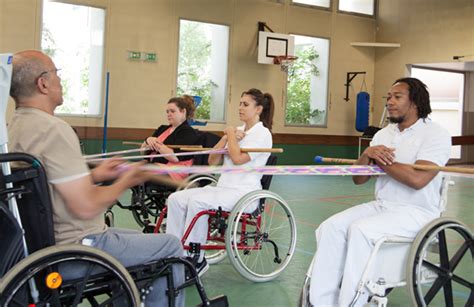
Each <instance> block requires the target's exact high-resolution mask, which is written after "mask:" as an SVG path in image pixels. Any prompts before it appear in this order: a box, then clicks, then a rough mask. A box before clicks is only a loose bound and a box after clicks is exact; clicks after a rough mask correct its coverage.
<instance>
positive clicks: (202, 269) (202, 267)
mask: <svg viewBox="0 0 474 307" xmlns="http://www.w3.org/2000/svg"><path fill="white" fill-rule="evenodd" d="M207 270H209V264H208V263H207V261H206V258H203V259H202V261H201V262H198V263H197V264H196V271H197V273H198V276H199V277H202V275H204V273H206V272H207Z"/></svg>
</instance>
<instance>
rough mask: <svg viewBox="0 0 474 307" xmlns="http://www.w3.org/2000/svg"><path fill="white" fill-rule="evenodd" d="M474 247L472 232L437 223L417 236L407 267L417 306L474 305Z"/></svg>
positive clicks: (444, 221) (442, 221) (456, 223)
mask: <svg viewBox="0 0 474 307" xmlns="http://www.w3.org/2000/svg"><path fill="white" fill-rule="evenodd" d="M473 257H474V243H473V235H472V233H471V232H470V231H469V228H468V227H467V226H466V225H464V224H463V223H462V222H460V221H458V220H455V219H451V218H440V219H436V220H434V221H433V222H431V223H430V224H428V225H427V226H425V227H424V228H423V229H422V231H421V232H420V233H419V234H418V235H417V236H416V238H415V241H414V242H413V245H412V247H411V251H410V256H409V257H408V264H407V287H408V291H409V293H410V296H411V298H412V300H413V304H414V305H415V306H428V305H431V306H438V305H440V306H473V305H474V271H473Z"/></svg>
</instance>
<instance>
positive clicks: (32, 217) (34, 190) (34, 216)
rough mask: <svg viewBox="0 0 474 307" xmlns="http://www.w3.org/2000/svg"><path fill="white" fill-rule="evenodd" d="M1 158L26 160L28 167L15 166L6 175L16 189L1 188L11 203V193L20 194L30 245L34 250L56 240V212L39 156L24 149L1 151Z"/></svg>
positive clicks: (19, 198)
mask: <svg viewBox="0 0 474 307" xmlns="http://www.w3.org/2000/svg"><path fill="white" fill-rule="evenodd" d="M0 162H2V163H3V162H22V165H24V164H26V166H25V167H18V168H13V170H12V174H11V175H9V176H3V174H2V177H3V178H2V181H3V182H4V183H12V184H13V189H12V190H9V189H5V186H2V187H1V188H0V196H1V198H2V200H3V202H4V203H7V200H6V197H7V194H8V193H10V194H11V193H13V194H14V195H16V196H17V197H16V201H17V204H18V211H19V213H20V217H21V223H22V226H23V230H24V232H25V239H26V245H27V247H28V252H29V253H30V254H31V253H33V252H35V251H37V250H40V249H42V248H45V247H48V246H51V245H54V244H55V240H54V228H53V213H52V206H51V198H50V194H49V185H48V181H47V179H46V173H45V171H44V168H43V166H42V164H41V163H40V161H39V160H37V159H36V158H34V157H33V156H31V155H28V154H24V153H7V154H1V155H0Z"/></svg>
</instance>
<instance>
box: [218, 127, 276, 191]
mask: <svg viewBox="0 0 474 307" xmlns="http://www.w3.org/2000/svg"><path fill="white" fill-rule="evenodd" d="M244 128H245V126H241V127H238V128H237V129H240V130H242V131H243V130H244ZM239 146H240V148H272V146H273V141H272V134H271V132H270V130H268V129H267V128H265V127H264V126H263V124H262V122H258V123H256V124H255V125H254V126H253V127H252V128H250V129H249V130H248V131H247V132H246V133H245V137H244V138H243V139H242V140H240V142H239ZM248 154H249V156H250V161H249V162H247V163H244V164H242V166H246V167H247V166H251V167H260V166H264V165H265V164H266V163H267V160H268V157H269V156H270V153H268V152H249V153H248ZM223 165H224V166H233V165H234V163H232V160H231V159H230V157H229V156H228V155H224V163H223ZM261 178H262V175H261V174H249V173H246V174H245V173H244V174H222V175H221V176H220V178H219V181H218V182H217V186H218V187H225V188H233V189H241V190H248V191H253V190H258V189H261V188H262V185H261V183H260V179H261Z"/></svg>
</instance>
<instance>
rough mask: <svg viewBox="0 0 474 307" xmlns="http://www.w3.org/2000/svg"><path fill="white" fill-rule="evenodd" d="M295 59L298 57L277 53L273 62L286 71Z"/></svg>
mask: <svg viewBox="0 0 474 307" xmlns="http://www.w3.org/2000/svg"><path fill="white" fill-rule="evenodd" d="M297 59H298V57H297V56H293V55H279V56H276V57H274V58H273V64H277V65H280V68H281V71H284V72H288V69H289V68H290V67H291V66H292V65H293V64H294V63H295V60H297Z"/></svg>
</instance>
